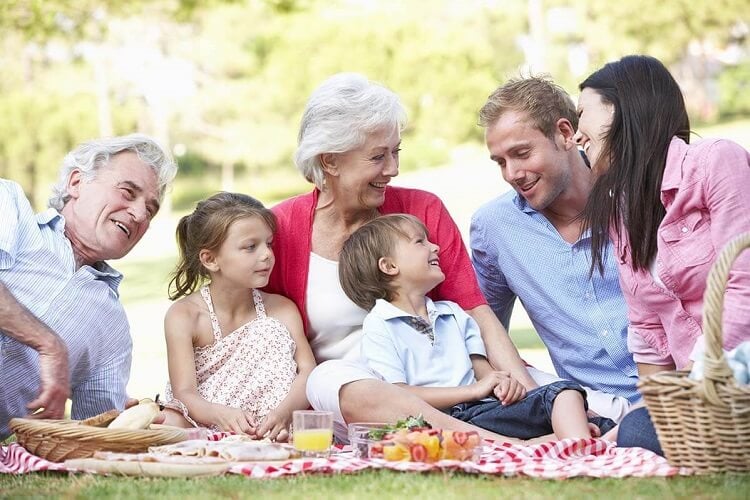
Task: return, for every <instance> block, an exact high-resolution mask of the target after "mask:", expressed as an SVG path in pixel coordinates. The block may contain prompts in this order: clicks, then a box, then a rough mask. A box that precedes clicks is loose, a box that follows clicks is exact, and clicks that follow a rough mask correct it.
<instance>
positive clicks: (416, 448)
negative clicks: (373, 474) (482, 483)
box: [368, 416, 482, 463]
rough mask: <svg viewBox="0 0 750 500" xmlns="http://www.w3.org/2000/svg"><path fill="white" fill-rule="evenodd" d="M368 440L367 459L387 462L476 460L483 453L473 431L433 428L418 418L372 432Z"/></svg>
mask: <svg viewBox="0 0 750 500" xmlns="http://www.w3.org/2000/svg"><path fill="white" fill-rule="evenodd" d="M370 438H371V439H372V441H371V442H370V443H369V450H368V455H369V458H381V459H384V460H387V461H407V462H424V463H434V462H437V461H439V460H462V461H463V460H469V461H478V460H479V456H480V455H481V452H482V439H481V438H480V436H479V434H478V433H477V432H476V431H451V430H445V429H433V428H432V426H431V425H430V424H429V423H428V422H426V421H425V420H424V419H423V418H422V417H421V416H418V417H408V418H407V419H405V420H399V421H398V422H397V423H396V424H395V425H394V426H391V427H385V428H383V429H376V430H373V431H371V433H370Z"/></svg>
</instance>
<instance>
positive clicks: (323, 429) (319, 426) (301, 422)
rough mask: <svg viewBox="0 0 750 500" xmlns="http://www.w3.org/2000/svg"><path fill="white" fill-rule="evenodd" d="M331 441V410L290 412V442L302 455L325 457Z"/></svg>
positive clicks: (329, 451) (329, 450)
mask: <svg viewBox="0 0 750 500" xmlns="http://www.w3.org/2000/svg"><path fill="white" fill-rule="evenodd" d="M332 443H333V412H330V411H315V410H296V411H294V412H293V413H292V444H293V445H294V449H296V450H297V451H299V452H300V453H301V454H302V456H304V457H325V458H327V457H328V456H329V455H330V453H331V444H332Z"/></svg>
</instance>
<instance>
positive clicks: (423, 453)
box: [409, 444, 427, 462]
mask: <svg viewBox="0 0 750 500" xmlns="http://www.w3.org/2000/svg"><path fill="white" fill-rule="evenodd" d="M409 451H410V452H411V459H412V461H413V462H424V461H425V460H427V448H425V446H424V445H423V444H415V445H412V446H411V449H410V450H409Z"/></svg>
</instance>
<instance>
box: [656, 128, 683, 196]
mask: <svg viewBox="0 0 750 500" xmlns="http://www.w3.org/2000/svg"><path fill="white" fill-rule="evenodd" d="M688 147H689V146H688V145H687V143H686V142H685V141H683V140H682V139H680V138H679V137H672V140H671V141H670V143H669V149H668V150H667V162H666V166H665V168H664V175H663V177H662V180H661V190H662V192H664V191H669V190H672V189H677V188H678V187H680V182H681V181H682V169H681V168H670V167H672V166H674V165H682V161H683V160H684V159H685V155H686V154H687V152H688Z"/></svg>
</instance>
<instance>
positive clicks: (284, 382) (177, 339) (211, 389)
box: [164, 193, 315, 441]
mask: <svg viewBox="0 0 750 500" xmlns="http://www.w3.org/2000/svg"><path fill="white" fill-rule="evenodd" d="M275 228H276V221H275V218H274V216H273V213H272V212H271V211H270V210H268V209H266V208H265V207H264V206H263V205H262V204H261V203H260V202H259V201H257V200H256V199H254V198H252V197H250V196H246V195H243V194H237V193H219V194H216V195H214V196H212V197H210V198H208V199H207V200H204V201H202V202H200V203H198V206H197V207H196V209H195V211H194V212H193V213H192V214H190V215H187V216H185V217H183V218H182V219H180V222H179V224H178V225H177V244H178V247H179V250H180V259H179V262H178V264H177V268H176V270H175V272H174V276H173V278H172V281H171V282H170V285H169V287H170V294H169V297H170V299H172V300H176V299H179V300H177V301H176V302H175V303H174V304H173V305H172V306H171V307H170V308H169V311H167V315H166V318H165V319H164V329H165V332H166V340H167V357H168V362H169V383H168V384H167V389H166V397H165V403H164V404H165V406H166V408H165V414H166V417H165V418H166V419H165V423H166V424H170V425H176V426H181V427H189V426H205V427H212V428H217V429H219V430H223V431H230V432H235V433H245V434H249V435H250V436H253V437H255V438H263V437H268V438H270V439H272V440H280V441H284V440H286V439H287V438H288V430H287V429H288V427H289V424H290V422H291V417H292V411H293V410H299V409H304V408H307V407H308V402H307V398H306V396H305V384H306V382H307V376H308V375H309V373H310V372H311V371H312V369H313V368H314V366H315V359H314V358H313V354H312V351H311V349H310V346H309V344H308V343H307V339H306V338H305V336H304V334H303V330H302V320H301V319H300V314H299V311H298V310H297V308H296V306H295V305H294V303H293V302H292V301H290V300H289V299H287V298H286V297H283V296H281V295H274V294H267V293H264V292H260V291H258V288H262V287H264V286H265V285H266V284H267V283H268V277H269V275H270V274H271V270H272V269H273V265H274V254H273V250H272V249H271V244H272V241H273V233H274V230H275ZM205 281H208V283H207V284H204V282H205ZM201 285H202V286H201ZM199 287H200V288H199Z"/></svg>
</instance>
